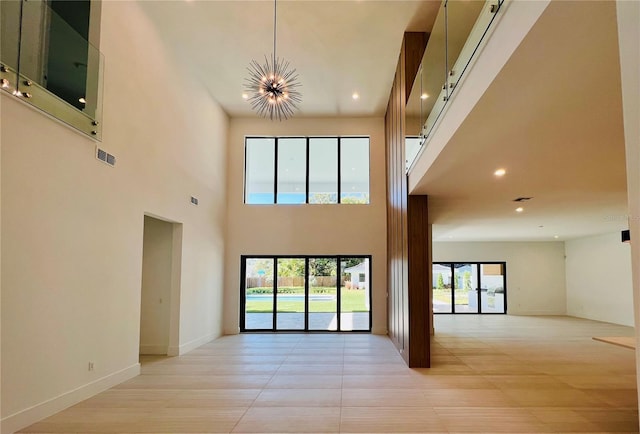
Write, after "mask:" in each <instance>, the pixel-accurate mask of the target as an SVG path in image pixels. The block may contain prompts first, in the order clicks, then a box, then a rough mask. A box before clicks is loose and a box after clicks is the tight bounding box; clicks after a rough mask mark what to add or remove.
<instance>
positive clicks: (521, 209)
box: [516, 206, 524, 212]
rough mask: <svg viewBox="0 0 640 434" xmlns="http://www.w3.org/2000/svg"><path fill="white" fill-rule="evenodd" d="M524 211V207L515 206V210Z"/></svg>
mask: <svg viewBox="0 0 640 434" xmlns="http://www.w3.org/2000/svg"><path fill="white" fill-rule="evenodd" d="M522 211H524V208H522V207H521V206H519V207H518V208H516V212H522Z"/></svg>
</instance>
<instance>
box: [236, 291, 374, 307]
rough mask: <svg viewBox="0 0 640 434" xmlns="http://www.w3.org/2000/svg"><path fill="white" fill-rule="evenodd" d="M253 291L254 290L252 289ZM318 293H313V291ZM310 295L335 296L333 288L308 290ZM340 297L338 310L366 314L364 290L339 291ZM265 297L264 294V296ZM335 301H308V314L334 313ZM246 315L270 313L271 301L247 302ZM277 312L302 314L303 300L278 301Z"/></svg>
mask: <svg viewBox="0 0 640 434" xmlns="http://www.w3.org/2000/svg"><path fill="white" fill-rule="evenodd" d="M252 289H254V288H252ZM296 289H299V290H296V291H294V292H289V294H291V293H293V294H302V293H304V288H296ZM316 289H317V290H318V291H314V290H316ZM310 293H311V294H312V295H313V294H323V295H333V296H335V295H336V289H335V288H310ZM341 293H342V297H341V300H340V303H341V305H340V310H341V311H342V312H367V311H368V309H367V308H366V307H365V290H362V289H357V290H353V289H346V288H342V289H341ZM265 295H266V294H265ZM335 310H336V300H335V299H334V300H326V301H325V300H322V301H318V300H310V301H309V312H335ZM246 311H247V313H260V312H267V313H268V312H272V311H273V301H272V299H271V298H269V299H268V300H264V301H263V300H248V301H247V305H246ZM278 312H300V313H304V300H300V301H280V302H278Z"/></svg>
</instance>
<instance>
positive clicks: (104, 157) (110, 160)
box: [96, 147, 116, 167]
mask: <svg viewBox="0 0 640 434" xmlns="http://www.w3.org/2000/svg"><path fill="white" fill-rule="evenodd" d="M96 158H97V159H98V160H100V161H102V162H103V163H105V164H108V165H109V166H111V167H113V166H115V165H116V157H115V155H111V154H109V153H108V152H107V151H105V150H104V149H100V148H98V147H96Z"/></svg>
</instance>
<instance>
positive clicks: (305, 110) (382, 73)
mask: <svg viewBox="0 0 640 434" xmlns="http://www.w3.org/2000/svg"><path fill="white" fill-rule="evenodd" d="M140 4H141V5H142V7H143V9H144V10H145V12H146V13H147V14H148V16H149V17H150V18H151V20H152V21H153V22H154V23H155V24H156V26H157V28H158V29H159V33H160V35H161V37H162V38H164V39H165V41H166V44H167V45H168V46H169V47H170V48H171V49H172V50H173V51H174V52H175V53H176V54H177V56H178V57H179V61H180V65H179V66H178V65H177V66H176V70H180V68H183V67H184V66H186V67H188V68H190V69H191V70H192V72H193V73H194V74H195V75H196V76H197V77H199V79H200V80H201V81H202V82H203V83H204V85H205V86H206V87H207V88H208V89H209V91H210V93H211V95H212V96H213V97H214V98H215V99H216V100H217V101H218V102H219V103H220V104H221V105H222V107H223V108H224V110H225V111H226V112H227V113H228V114H229V115H230V116H255V115H254V113H253V112H252V111H251V109H250V105H249V103H248V102H247V101H244V100H243V99H242V93H243V91H244V88H243V86H244V80H245V77H247V75H248V73H247V66H248V65H249V62H250V61H251V60H252V59H255V60H257V61H259V62H262V61H263V59H264V56H265V55H267V56H268V55H270V53H271V52H272V51H273V2H272V1H244V0H235V1H206V0H201V1H198V0H190V1H187V0H173V1H144V0H143V1H140ZM439 5H440V2H439V1H433V0H431V1H395V0H387V1H372V0H336V1H330V0H323V1H302V0H280V1H278V27H277V28H278V43H277V52H278V56H279V57H280V56H282V57H284V58H285V59H287V60H288V61H290V62H291V65H292V67H294V68H296V70H297V72H298V73H299V75H300V82H301V84H302V89H301V91H302V94H303V102H302V104H301V106H300V113H299V114H298V116H383V115H384V113H385V110H386V106H387V102H388V100H389V93H390V90H391V83H392V80H393V75H394V73H395V69H396V64H397V61H398V56H399V54H400V45H401V42H402V37H403V34H404V32H405V30H406V31H427V30H429V29H431V27H432V26H433V21H434V20H435V15H436V13H437V10H438V7H439ZM353 92H357V93H358V94H359V95H360V98H359V99H358V100H353V98H352V94H353Z"/></svg>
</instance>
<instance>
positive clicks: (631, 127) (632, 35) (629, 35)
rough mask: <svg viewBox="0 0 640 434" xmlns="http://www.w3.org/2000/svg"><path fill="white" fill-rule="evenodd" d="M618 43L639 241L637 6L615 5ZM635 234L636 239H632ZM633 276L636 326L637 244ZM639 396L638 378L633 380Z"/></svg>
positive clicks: (639, 344)
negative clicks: (636, 385)
mask: <svg viewBox="0 0 640 434" xmlns="http://www.w3.org/2000/svg"><path fill="white" fill-rule="evenodd" d="M616 7H617V16H618V40H619V44H620V75H621V82H622V106H623V115H624V139H625V151H626V152H625V153H626V161H627V195H628V202H629V215H630V218H629V230H630V231H631V234H632V235H631V236H632V237H636V238H638V237H640V99H639V98H638V97H637V96H638V95H639V94H640V74H638V71H639V70H640V44H638V40H640V3H638V2H633V1H626V0H618V1H617V2H616ZM634 234H636V235H634ZM631 261H632V276H633V307H634V317H635V323H636V324H640V243H638V242H632V243H631ZM636 371H637V372H640V333H639V331H638V328H636ZM637 383H638V393H639V394H640V376H638V377H637Z"/></svg>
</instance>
